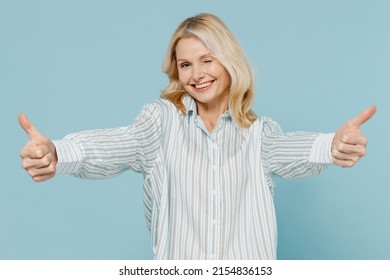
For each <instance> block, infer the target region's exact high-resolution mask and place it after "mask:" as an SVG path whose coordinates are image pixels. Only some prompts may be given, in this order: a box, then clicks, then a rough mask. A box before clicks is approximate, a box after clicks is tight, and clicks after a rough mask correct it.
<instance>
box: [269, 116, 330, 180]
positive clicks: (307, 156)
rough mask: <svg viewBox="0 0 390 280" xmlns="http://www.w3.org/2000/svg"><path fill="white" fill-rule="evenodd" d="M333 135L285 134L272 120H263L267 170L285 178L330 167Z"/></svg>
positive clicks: (312, 133)
mask: <svg viewBox="0 0 390 280" xmlns="http://www.w3.org/2000/svg"><path fill="white" fill-rule="evenodd" d="M333 136H334V134H333V133H331V134H321V133H314V132H300V131H298V132H290V133H284V132H283V131H282V129H281V127H280V126H279V125H278V124H277V123H276V122H275V121H273V120H272V119H269V118H265V119H264V126H263V134H262V138H263V141H262V158H263V161H264V163H265V168H266V171H267V172H269V173H272V174H275V175H277V176H280V177H282V178H285V179H293V178H303V177H308V176H312V175H316V174H319V173H320V172H322V171H323V170H324V169H326V167H327V166H328V165H330V164H332V156H331V153H330V145H331V142H332V139H333Z"/></svg>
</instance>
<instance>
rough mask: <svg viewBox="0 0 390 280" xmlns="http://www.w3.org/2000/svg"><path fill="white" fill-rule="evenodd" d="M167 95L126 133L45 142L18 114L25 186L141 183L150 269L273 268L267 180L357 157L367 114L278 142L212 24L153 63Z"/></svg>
mask: <svg viewBox="0 0 390 280" xmlns="http://www.w3.org/2000/svg"><path fill="white" fill-rule="evenodd" d="M163 71H164V72H165V73H166V74H167V75H168V76H169V81H170V82H169V85H168V86H167V88H166V89H165V90H163V92H162V98H160V99H157V100H155V101H153V102H151V103H149V104H147V105H146V106H145V107H144V108H143V109H142V111H141V113H140V114H139V115H138V117H137V118H136V119H135V121H134V123H133V124H131V125H129V126H127V127H120V128H115V129H104V130H94V131H86V132H80V133H75V134H71V135H68V136H67V137H65V138H64V140H58V141H51V140H49V139H48V138H46V137H45V136H44V135H42V134H41V133H40V132H38V131H37V130H36V129H35V128H34V126H33V125H32V124H31V123H30V121H29V120H28V119H27V117H26V116H25V115H23V114H21V115H20V116H19V122H20V124H21V126H22V127H23V129H25V131H26V132H27V133H28V135H29V136H30V141H29V142H28V143H27V144H26V146H25V147H24V148H23V149H22V150H21V153H20V155H21V157H22V158H23V167H24V168H25V169H26V170H27V172H28V173H29V174H30V175H31V177H32V178H33V179H34V180H35V181H44V180H47V179H50V178H52V177H53V176H54V175H55V174H56V173H70V174H72V175H73V176H76V177H80V178H107V177H110V176H115V175H118V174H120V173H122V172H124V171H126V170H128V169H132V170H134V171H136V172H140V173H142V174H143V176H144V208H145V216H146V220H147V224H148V227H149V229H150V231H151V237H152V244H153V251H154V254H155V258H156V259H275V258H276V245H277V244H276V243H277V238H276V233H277V232H276V218H275V210H274V204H273V187H274V182H273V176H274V175H277V176H281V177H284V178H299V177H305V176H310V175H314V174H318V173H320V172H321V171H323V170H324V169H325V168H326V166H327V165H329V164H332V163H335V164H337V165H340V166H343V167H350V166H353V165H354V164H355V163H356V162H357V161H358V160H359V159H360V158H361V157H362V156H363V155H364V154H365V151H366V144H367V141H366V139H365V137H364V136H363V135H362V133H361V132H360V130H359V126H360V125H361V124H363V123H364V122H365V121H367V120H368V119H369V118H370V117H371V116H372V115H373V114H374V113H375V110H376V108H375V107H374V106H371V107H369V108H368V109H367V110H365V111H364V112H363V113H361V114H360V115H359V116H357V117H356V118H355V119H352V120H351V121H349V122H347V123H346V124H345V125H343V126H342V127H341V128H339V129H338V130H337V131H336V133H335V134H319V133H303V132H299V133H298V132H296V133H283V132H282V130H281V129H280V127H279V126H278V124H277V123H275V122H274V121H273V120H271V119H269V118H267V117H257V116H256V115H255V114H254V112H252V110H251V106H252V103H253V99H254V88H253V87H254V86H253V76H252V71H251V68H250V66H249V64H248V63H247V61H246V58H245V55H244V53H243V51H242V50H241V48H240V46H239V43H238V42H237V40H236V39H235V37H234V35H233V34H232V33H231V31H230V30H229V29H228V28H227V27H226V25H225V24H224V23H223V22H222V21H221V20H220V19H219V18H217V17H216V16H214V15H210V14H200V15H197V16H195V17H191V18H188V19H186V20H185V21H184V22H183V23H182V24H180V26H179V27H178V28H177V30H176V31H175V33H174V35H173V37H172V39H171V42H170V44H169V47H168V52H167V55H166V57H165V60H164V63H163Z"/></svg>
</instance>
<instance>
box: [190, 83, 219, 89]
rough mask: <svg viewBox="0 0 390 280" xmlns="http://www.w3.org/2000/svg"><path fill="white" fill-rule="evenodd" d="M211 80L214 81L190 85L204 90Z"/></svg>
mask: <svg viewBox="0 0 390 280" xmlns="http://www.w3.org/2000/svg"><path fill="white" fill-rule="evenodd" d="M213 82H214V81H210V82H205V83H202V84H194V85H192V86H193V87H194V88H196V89H200V90H205V89H207V88H209V87H210V86H211V84H212V83H213Z"/></svg>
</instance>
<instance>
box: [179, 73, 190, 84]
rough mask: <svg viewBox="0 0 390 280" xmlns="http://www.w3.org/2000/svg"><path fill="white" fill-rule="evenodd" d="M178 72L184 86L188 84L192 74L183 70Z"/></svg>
mask: <svg viewBox="0 0 390 280" xmlns="http://www.w3.org/2000/svg"><path fill="white" fill-rule="evenodd" d="M178 74H179V75H178V76H179V81H180V83H182V85H183V86H185V85H186V84H188V82H189V79H190V76H189V75H188V74H187V73H186V72H183V71H179V73H178Z"/></svg>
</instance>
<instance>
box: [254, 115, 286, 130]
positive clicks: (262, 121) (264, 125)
mask: <svg viewBox="0 0 390 280" xmlns="http://www.w3.org/2000/svg"><path fill="white" fill-rule="evenodd" d="M251 127H254V128H257V129H260V130H262V131H263V132H272V131H281V130H282V129H281V127H280V125H279V124H278V123H277V122H276V121H275V120H274V119H272V118H270V117H267V116H258V117H257V119H256V120H255V121H254V122H253V124H252V125H251Z"/></svg>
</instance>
